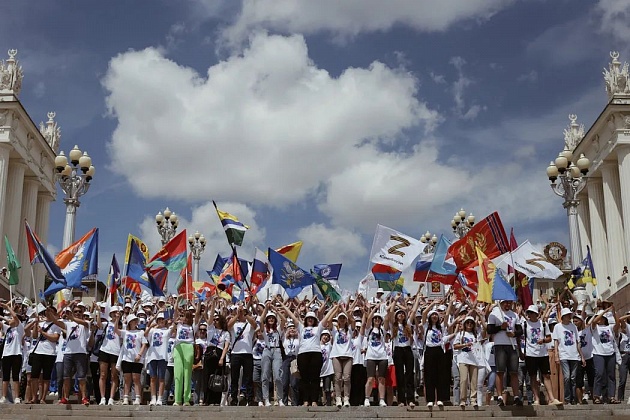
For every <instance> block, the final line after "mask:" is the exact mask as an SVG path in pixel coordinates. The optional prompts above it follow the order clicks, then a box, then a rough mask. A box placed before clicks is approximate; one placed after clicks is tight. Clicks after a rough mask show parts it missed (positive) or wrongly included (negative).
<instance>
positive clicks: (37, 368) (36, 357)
mask: <svg viewBox="0 0 630 420" xmlns="http://www.w3.org/2000/svg"><path fill="white" fill-rule="evenodd" d="M37 310H38V319H37V320H36V321H35V322H34V323H33V326H32V328H33V329H32V336H33V337H34V338H35V339H36V340H37V341H36V342H35V344H34V346H35V347H34V351H33V355H32V357H31V359H32V362H33V364H32V366H31V386H32V391H31V395H32V396H33V399H34V401H33V402H34V403H37V402H38V401H37V395H39V396H40V398H41V401H40V402H42V403H45V397H46V395H48V387H49V385H50V378H51V376H52V369H53V368H54V366H55V358H56V356H57V342H58V341H59V337H60V336H61V329H60V328H59V327H58V326H57V325H55V323H54V322H53V321H52V320H51V319H50V317H45V314H46V307H44V306H43V305H42V304H39V305H38V307H37ZM40 376H41V379H40Z"/></svg>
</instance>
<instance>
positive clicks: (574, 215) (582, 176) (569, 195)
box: [547, 145, 591, 267]
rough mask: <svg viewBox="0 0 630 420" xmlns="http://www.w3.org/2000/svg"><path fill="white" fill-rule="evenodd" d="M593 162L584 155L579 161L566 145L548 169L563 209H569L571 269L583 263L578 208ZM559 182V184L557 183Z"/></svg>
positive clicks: (554, 190)
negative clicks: (579, 196)
mask: <svg viewBox="0 0 630 420" xmlns="http://www.w3.org/2000/svg"><path fill="white" fill-rule="evenodd" d="M590 166H591V162H590V161H589V160H588V159H587V158H586V156H584V153H582V154H581V155H580V156H579V158H578V159H576V157H575V156H573V152H572V151H571V150H570V149H569V147H568V145H565V147H564V150H563V151H562V152H560V154H559V155H558V157H557V158H556V160H555V161H553V162H551V163H549V166H548V167H547V177H548V178H549V181H551V189H552V190H553V192H554V193H555V194H556V195H557V196H559V197H562V198H563V199H564V202H563V203H562V207H564V208H565V209H567V216H568V217H569V236H570V237H571V267H574V264H578V263H579V262H580V261H582V250H581V247H580V231H579V229H578V212H577V207H578V205H579V204H580V200H579V199H578V194H579V193H580V192H581V191H582V190H583V189H584V187H585V186H586V179H587V178H586V174H587V173H588V169H589V167H590ZM556 181H559V182H556Z"/></svg>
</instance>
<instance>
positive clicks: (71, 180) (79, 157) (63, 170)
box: [55, 146, 96, 248]
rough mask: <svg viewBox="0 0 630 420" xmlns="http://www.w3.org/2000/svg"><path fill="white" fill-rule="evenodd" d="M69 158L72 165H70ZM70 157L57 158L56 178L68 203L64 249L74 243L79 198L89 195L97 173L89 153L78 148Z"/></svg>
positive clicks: (64, 230) (60, 156)
mask: <svg viewBox="0 0 630 420" xmlns="http://www.w3.org/2000/svg"><path fill="white" fill-rule="evenodd" d="M68 157H69V158H70V163H68ZM68 157H66V155H64V153H63V152H59V155H58V156H57V157H56V158H55V170H56V171H57V173H56V175H55V178H56V180H57V181H58V182H59V186H60V187H61V190H62V191H63V192H64V194H65V197H64V199H63V202H64V203H66V223H65V225H64V229H63V248H66V247H68V246H70V244H72V243H73V242H74V226H75V221H76V215H77V209H78V208H79V206H80V205H81V202H80V201H79V197H81V196H82V195H84V194H85V193H87V191H88V189H89V188H90V181H91V180H92V179H93V178H94V172H95V171H96V170H95V168H94V166H92V158H90V156H89V155H88V153H87V152H81V150H80V149H79V147H78V146H74V149H72V150H70V153H68Z"/></svg>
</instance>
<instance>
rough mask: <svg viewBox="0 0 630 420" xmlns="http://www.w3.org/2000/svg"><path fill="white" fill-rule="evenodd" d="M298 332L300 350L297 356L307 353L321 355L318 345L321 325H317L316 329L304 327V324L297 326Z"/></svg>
mask: <svg viewBox="0 0 630 420" xmlns="http://www.w3.org/2000/svg"><path fill="white" fill-rule="evenodd" d="M298 331H299V332H300V349H299V350H298V354H302V353H307V352H318V353H321V351H322V348H321V345H320V335H321V333H322V324H321V323H319V324H317V326H316V327H305V326H304V324H300V325H298Z"/></svg>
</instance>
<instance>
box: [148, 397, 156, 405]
mask: <svg viewBox="0 0 630 420" xmlns="http://www.w3.org/2000/svg"><path fill="white" fill-rule="evenodd" d="M149 405H155V396H153V397H151V401H149Z"/></svg>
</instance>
